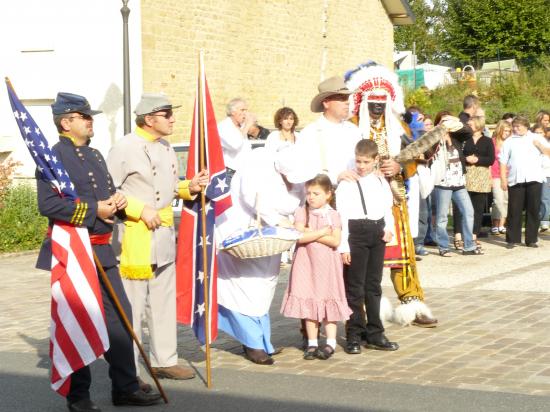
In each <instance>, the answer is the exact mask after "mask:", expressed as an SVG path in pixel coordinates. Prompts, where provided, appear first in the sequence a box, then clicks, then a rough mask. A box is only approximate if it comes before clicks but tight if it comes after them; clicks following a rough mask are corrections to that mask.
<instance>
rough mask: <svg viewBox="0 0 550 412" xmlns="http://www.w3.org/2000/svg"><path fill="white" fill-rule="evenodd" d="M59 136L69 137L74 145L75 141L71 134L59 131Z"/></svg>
mask: <svg viewBox="0 0 550 412" xmlns="http://www.w3.org/2000/svg"><path fill="white" fill-rule="evenodd" d="M59 136H63V137H66V138H67V139H69V140H70V141H71V142H73V144H74V145H75V146H76V142H75V141H74V137H72V136H71V135H68V134H67V133H59Z"/></svg>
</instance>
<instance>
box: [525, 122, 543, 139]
mask: <svg viewBox="0 0 550 412" xmlns="http://www.w3.org/2000/svg"><path fill="white" fill-rule="evenodd" d="M529 130H530V131H531V133H535V134H540V135H541V136H546V131H545V127H544V126H543V125H542V124H541V123H535V124H534V125H533V126H531V128H530V129H529Z"/></svg>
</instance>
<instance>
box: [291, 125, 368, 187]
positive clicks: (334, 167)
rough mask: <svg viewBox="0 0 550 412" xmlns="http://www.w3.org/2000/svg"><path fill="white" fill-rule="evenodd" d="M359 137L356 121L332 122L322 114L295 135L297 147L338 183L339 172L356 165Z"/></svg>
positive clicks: (304, 156)
mask: <svg viewBox="0 0 550 412" xmlns="http://www.w3.org/2000/svg"><path fill="white" fill-rule="evenodd" d="M359 140H361V132H360V131H359V128H357V126H355V125H354V124H353V123H351V122H347V121H344V122H339V123H333V122H331V121H329V120H327V118H326V117H325V116H324V115H322V116H321V117H319V119H317V120H316V121H315V122H313V123H311V124H309V125H307V126H306V127H305V128H304V129H303V130H302V132H301V133H300V136H299V137H298V138H297V139H296V149H297V150H299V151H300V152H301V157H302V159H304V162H307V163H308V166H309V167H311V168H312V169H314V170H315V172H316V173H324V174H326V175H328V177H330V180H331V181H332V183H333V184H337V183H338V175H339V174H340V173H342V172H343V171H345V170H350V169H353V167H354V163H355V160H354V159H355V145H356V144H357V142H358V141H359Z"/></svg>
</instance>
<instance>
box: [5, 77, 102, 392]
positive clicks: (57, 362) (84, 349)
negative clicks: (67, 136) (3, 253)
mask: <svg viewBox="0 0 550 412" xmlns="http://www.w3.org/2000/svg"><path fill="white" fill-rule="evenodd" d="M6 84H7V87H8V96H9V99H10V103H11V107H12V110H13V115H14V116H15V121H16V122H17V125H18V126H19V130H20V131H21V136H22V137H23V140H24V141H25V144H26V145H27V148H28V149H29V152H30V154H31V156H32V158H33V160H34V161H35V162H36V167H37V169H38V171H39V172H40V175H41V178H42V179H44V180H46V181H48V182H49V183H50V184H51V185H52V190H56V191H57V192H58V193H59V195H60V196H62V197H65V198H67V199H68V200H69V201H73V202H78V196H77V194H76V192H75V189H74V185H73V184H72V183H71V181H70V179H69V174H68V173H67V171H66V170H65V168H64V167H63V164H62V163H61V160H60V159H58V158H57V156H56V153H55V152H54V151H52V149H51V148H50V147H49V145H48V141H47V140H46V139H45V137H44V136H43V135H42V132H41V131H40V128H39V127H38V126H37V125H36V123H35V121H34V120H33V118H32V117H31V115H30V114H29V112H28V111H27V109H26V108H25V106H24V105H23V104H22V103H21V101H19V99H18V98H17V95H16V94H15V92H14V90H13V87H12V86H11V84H10V83H9V81H8V80H6ZM51 238H52V269H51V294H52V301H51V321H50V359H51V361H52V371H51V386H52V389H54V390H55V391H57V392H58V393H60V394H61V395H63V396H66V395H67V394H68V392H69V388H70V375H71V374H72V373H73V372H74V371H76V370H78V369H80V368H82V367H83V366H85V365H88V364H90V363H91V362H93V361H94V360H96V359H97V358H98V357H100V356H101V355H102V354H103V353H104V352H105V351H107V350H108V349H109V338H108V336H107V328H106V325H105V314H104V312H103V304H102V299H101V290H100V287H99V280H98V277H97V272H96V267H95V264H94V259H93V254H92V246H91V244H90V236H89V234H88V230H87V228H85V227H75V226H73V225H71V224H69V223H65V222H55V223H54V226H53V228H52V233H51Z"/></svg>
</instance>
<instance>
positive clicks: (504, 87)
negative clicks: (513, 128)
mask: <svg viewBox="0 0 550 412" xmlns="http://www.w3.org/2000/svg"><path fill="white" fill-rule="evenodd" d="M467 94H475V95H477V96H478V97H479V99H480V101H481V104H482V107H483V108H484V109H485V115H486V120H487V123H496V122H497V121H499V120H500V119H501V117H502V115H503V114H504V113H506V112H512V113H516V114H521V115H523V116H527V118H528V119H529V120H531V122H533V121H534V119H535V114H536V113H537V112H538V111H539V110H540V109H546V110H550V70H549V69H548V68H546V67H534V68H529V69H522V70H521V72H520V73H519V74H510V75H507V76H502V78H500V79H499V78H493V80H492V81H491V83H490V84H485V83H483V82H479V81H478V82H477V83H475V84H473V85H470V84H467V83H463V84H453V85H449V86H444V87H439V88H437V89H435V90H426V89H416V90H408V91H405V103H406V105H407V106H412V105H416V106H418V107H420V108H421V109H422V110H423V111H425V112H426V113H429V114H431V115H432V116H435V114H436V113H437V112H438V111H440V110H450V111H452V112H453V113H454V114H455V115H458V113H460V112H461V111H462V99H463V98H464V96H466V95H467Z"/></svg>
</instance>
